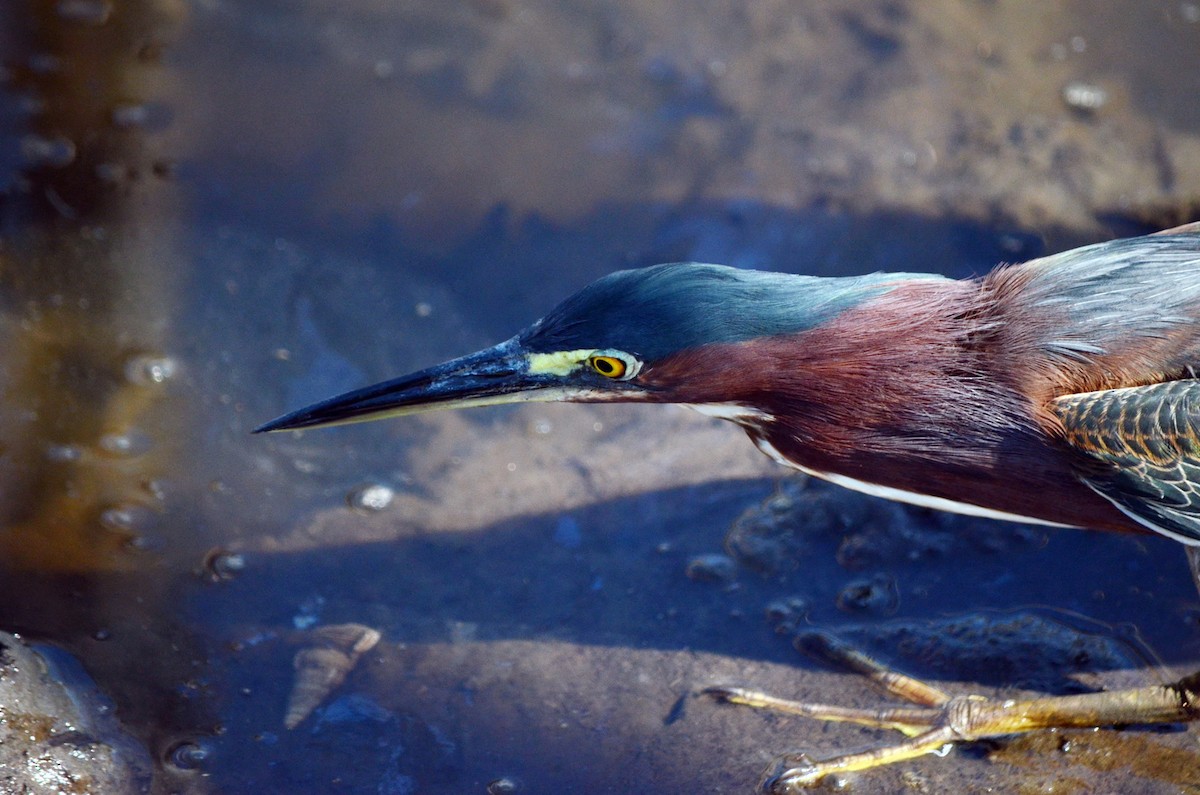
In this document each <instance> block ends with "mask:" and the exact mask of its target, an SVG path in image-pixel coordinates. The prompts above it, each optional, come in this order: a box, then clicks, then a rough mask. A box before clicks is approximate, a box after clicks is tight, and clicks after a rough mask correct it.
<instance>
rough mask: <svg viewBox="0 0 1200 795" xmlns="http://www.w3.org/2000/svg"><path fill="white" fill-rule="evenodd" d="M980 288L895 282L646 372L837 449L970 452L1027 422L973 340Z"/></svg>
mask: <svg viewBox="0 0 1200 795" xmlns="http://www.w3.org/2000/svg"><path fill="white" fill-rule="evenodd" d="M977 292H978V285H977V284H976V283H973V282H954V281H912V282H906V283H902V284H901V285H899V286H897V287H896V288H895V289H893V290H891V291H889V292H887V293H885V294H883V295H881V296H879V297H877V298H874V299H871V300H868V301H864V302H863V303H861V304H859V305H857V306H855V307H853V308H851V309H848V310H846V311H845V312H843V313H842V314H840V315H839V316H837V317H836V318H834V319H833V320H832V321H831V322H829V323H826V324H824V325H822V326H819V327H817V328H814V329H810V330H808V331H804V332H801V333H799V334H794V335H784V336H779V337H770V338H763V339H757V340H750V341H747V342H744V343H738V344H728V345H717V346H710V347H706V348H702V349H693V350H687V351H682V352H680V353H679V354H677V355H675V356H672V357H670V358H669V359H667V360H666V361H663V362H659V363H657V364H656V365H655V366H653V367H652V368H648V369H647V371H646V372H645V373H644V375H643V379H644V380H646V381H648V382H651V383H655V384H657V385H660V386H663V387H669V388H670V390H671V392H672V394H673V396H674V398H675V399H677V400H680V402H694V403H718V402H733V403H740V404H742V405H745V406H749V407H753V408H756V409H758V410H760V411H763V412H764V413H766V414H768V415H772V416H774V417H778V418H780V423H781V424H783V425H786V426H787V431H788V433H789V434H791V435H792V436H794V437H796V438H797V440H798V441H802V442H804V443H805V444H807V445H810V446H811V447H813V448H815V449H818V450H823V451H828V452H830V453H832V454H834V455H839V454H841V455H845V456H846V457H852V456H854V455H855V454H857V453H860V452H866V451H871V452H880V453H893V454H895V455H898V456H920V457H922V458H938V459H944V458H951V459H954V458H965V459H971V458H976V457H978V455H979V453H980V448H981V446H987V445H988V443H989V442H990V443H992V444H994V443H996V442H998V440H999V439H1000V438H1001V437H1002V436H1004V435H1005V434H1007V433H1010V432H1011V431H1013V430H1014V429H1017V428H1021V429H1025V430H1032V425H1033V424H1034V419H1033V416H1032V414H1031V412H1030V410H1029V407H1028V405H1027V402H1026V401H1025V400H1024V399H1023V398H1022V397H1021V396H1020V395H1018V394H1017V393H1016V392H1015V391H1014V390H1013V389H1011V388H1010V387H1009V386H1008V379H1005V378H997V375H998V373H997V372H996V370H997V362H995V361H994V357H992V356H991V355H990V352H989V351H988V350H987V349H986V347H983V346H980V345H979V344H978V341H977V340H976V336H977V335H978V333H979V330H980V328H981V327H982V324H983V322H986V321H981V319H980V318H979V317H978V314H977V313H976V311H975V307H976V301H975V297H976V295H977Z"/></svg>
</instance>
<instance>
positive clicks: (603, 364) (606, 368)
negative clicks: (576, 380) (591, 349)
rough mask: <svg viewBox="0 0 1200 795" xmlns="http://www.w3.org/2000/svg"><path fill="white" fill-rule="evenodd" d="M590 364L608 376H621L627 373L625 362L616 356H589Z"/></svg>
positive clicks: (598, 371) (601, 373)
mask: <svg viewBox="0 0 1200 795" xmlns="http://www.w3.org/2000/svg"><path fill="white" fill-rule="evenodd" d="M588 364H590V365H591V366H592V369H593V370H595V371H596V372H597V373H599V374H600V375H602V376H604V377H606V378H621V377H623V376H624V375H625V370H626V365H625V362H624V361H622V360H620V359H618V358H617V357H615V356H589V357H588Z"/></svg>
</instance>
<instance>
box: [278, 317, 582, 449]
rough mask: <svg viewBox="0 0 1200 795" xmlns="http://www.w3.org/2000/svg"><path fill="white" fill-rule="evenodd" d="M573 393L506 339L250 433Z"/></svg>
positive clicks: (560, 397)
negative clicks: (535, 366) (534, 370)
mask: <svg viewBox="0 0 1200 795" xmlns="http://www.w3.org/2000/svg"><path fill="white" fill-rule="evenodd" d="M578 392H579V390H572V389H568V388H564V387H563V385H562V379H561V378H558V377H555V376H553V375H552V374H547V373H531V372H530V368H529V357H528V356H527V355H526V353H525V352H524V351H523V350H522V349H521V347H520V345H519V344H518V343H517V341H516V340H515V339H511V340H508V341H507V342H502V343H500V344H499V345H496V346H495V347H492V348H487V349H485V350H482V351H479V352H478V353H472V354H470V355H469V356H463V357H462V358H460V359H454V360H453V361H449V362H446V363H445V364H439V365H437V366H435V367H430V368H429V369H427V370H421V371H420V372H417V373H413V374H412V375H406V376H403V377H401V378H396V379H393V380H391V381H384V382H383V383H381V384H375V385H374V386H368V387H365V388H363V389H356V390H354V391H353V392H347V393H345V394H344V395H338V396H337V397H333V398H330V399H328V400H323V401H321V402H320V403H315V404H313V405H311V406H308V407H306V408H302V409H300V410H298V411H293V412H291V413H290V414H285V415H283V416H282V417H278V418H276V419H273V420H271V421H270V422H268V423H265V424H264V425H261V426H259V427H258V428H255V429H254V432H255V433H263V432H266V431H289V430H296V429H299V428H319V427H324V426H329V425H347V424H349V423H353V422H369V421H371V420H378V419H383V418H384V417H401V416H404V415H406V414H418V413H420V412H424V411H436V410H438V409H457V408H467V407H469V406H492V405H497V404H501V403H520V402H523V401H554V400H570V399H571V398H572V397H573V396H575V395H577V394H578Z"/></svg>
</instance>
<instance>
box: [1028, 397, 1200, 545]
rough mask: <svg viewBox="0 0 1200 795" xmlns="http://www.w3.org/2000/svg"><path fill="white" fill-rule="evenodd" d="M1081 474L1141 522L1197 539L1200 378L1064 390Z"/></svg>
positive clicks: (1061, 403) (1067, 425) (1062, 405)
mask: <svg viewBox="0 0 1200 795" xmlns="http://www.w3.org/2000/svg"><path fill="white" fill-rule="evenodd" d="M1051 409H1052V411H1053V412H1054V414H1055V415H1056V416H1057V417H1058V419H1059V421H1060V422H1061V423H1062V427H1063V429H1064V430H1065V432H1066V435H1065V441H1066V443H1067V444H1068V445H1069V446H1070V447H1071V448H1072V449H1073V450H1074V451H1075V452H1076V453H1078V454H1079V456H1080V477H1081V479H1082V480H1083V481H1084V482H1085V483H1087V485H1088V486H1090V487H1091V488H1092V489H1093V490H1095V491H1096V492H1097V493H1099V494H1100V495H1102V496H1103V497H1105V498H1107V499H1109V500H1111V501H1112V502H1113V504H1114V505H1116V506H1117V507H1118V508H1120V509H1121V510H1122V511H1123V512H1124V513H1125V514H1126V515H1128V516H1130V517H1132V518H1133V519H1135V520H1137V521H1138V522H1140V523H1141V524H1143V525H1145V526H1146V527H1149V528H1150V529H1152V530H1156V531H1158V532H1160V533H1163V534H1165V535H1168V536H1171V537H1172V538H1174V539H1176V540H1178V541H1182V542H1183V543H1185V544H1192V545H1200V380H1197V379H1184V380H1179V381H1167V382H1164V383H1158V384H1149V385H1147V386H1136V387H1127V388H1124V389H1106V390H1102V391H1099V392H1083V393H1078V394H1072V395H1064V396H1062V397H1060V398H1057V399H1055V400H1054V401H1052V405H1051Z"/></svg>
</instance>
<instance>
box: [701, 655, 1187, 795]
mask: <svg viewBox="0 0 1200 795" xmlns="http://www.w3.org/2000/svg"><path fill="white" fill-rule="evenodd" d="M796 646H797V648H799V649H800V650H801V651H804V652H806V653H809V654H813V655H816V656H820V657H823V658H825V659H827V660H831V661H833V662H836V663H838V664H839V665H841V666H842V667H846V668H849V669H851V670H853V671H855V672H857V673H860V674H863V675H864V676H866V677H867V678H868V679H870V680H871V681H873V682H875V683H876V684H878V685H880V686H881V687H882V688H883V689H884V690H886V691H887V692H889V693H891V694H892V695H894V696H896V697H898V698H901V699H903V700H905V701H908V702H910V703H912V704H916V705H917V706H914V707H886V708H882V709H853V708H847V707H839V706H836V705H833V704H816V703H811V702H804V701H792V700H789V699H782V698H777V697H775V696H771V695H768V694H766V693H761V692H758V691H754V690H747V689H744V688H740V687H720V686H718V687H709V688H706V689H705V690H704V691H702V692H703V693H704V694H705V695H708V696H710V697H712V698H715V699H717V700H719V701H723V702H726V703H730V704H741V705H743V706H748V707H754V708H756V709H768V710H772V711H775V712H783V713H787V714H790V715H801V716H803V717H807V718H812V719H815V720H824V721H836V722H844V723H856V724H858V725H860V726H870V727H872V728H878V729H892V730H895V731H899V732H900V733H902V734H904V735H905V736H906V739H904V740H902V741H900V742H897V743H893V744H892V745H887V746H882V747H879V748H872V749H869V750H867V751H862V752H859V753H851V754H843V755H840V756H835V757H832V758H829V759H823V760H812V759H810V758H809V757H807V756H805V755H792V756H787V757H783V758H782V759H781V760H780V761H779V763H778V764H777V766H776V767H775V769H773V770H772V771H770V772H769V773H768V774H767V776H766V777H765V780H764V782H763V785H762V789H763V791H764V792H768V793H771V795H795V794H796V793H799V792H800V791H801V790H803V789H806V788H808V787H812V786H815V785H816V784H818V783H820V782H821V780H822V779H824V778H826V777H827V776H830V775H834V774H838V773H850V772H854V771H859V770H869V769H871V768H874V767H880V766H882V765H888V764H893V763H895V762H902V761H904V760H907V759H914V758H916V757H918V756H923V755H925V754H938V755H944V754H946V753H947V752H949V750H950V748H951V747H953V745H954V744H955V743H959V742H972V741H975V740H983V739H992V738H997V737H1003V736H1005V735H1010V734H1018V733H1021V732H1027V731H1035V730H1038V729H1048V728H1091V727H1096V726H1107V725H1113V724H1144V723H1175V722H1180V721H1190V720H1200V672H1198V673H1196V674H1192V675H1191V676H1188V677H1186V678H1184V679H1182V680H1180V681H1179V682H1176V683H1173V684H1170V685H1155V686H1150V687H1143V688H1133V689H1129V690H1113V691H1104V692H1098V693H1085V694H1082V695H1072V696H1046V697H1041V698H1032V699H1026V700H1009V699H1004V700H999V699H991V698H985V697H983V696H976V695H967V696H951V695H949V694H948V693H945V692H943V691H942V690H940V689H938V688H936V687H934V686H932V685H930V684H927V683H925V682H922V681H920V680H919V679H914V678H912V677H910V676H905V675H904V674H900V673H897V672H895V671H892V670H889V669H888V668H886V667H884V666H883V665H882V664H881V663H879V662H878V661H876V660H874V659H872V658H870V657H868V656H867V655H865V654H863V653H862V652H860V651H858V650H856V649H854V648H852V647H850V646H848V645H847V644H845V643H843V642H841V641H839V640H837V639H836V638H833V637H832V636H829V635H827V634H824V633H808V634H805V635H802V636H800V637H798V638H797V639H796Z"/></svg>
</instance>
